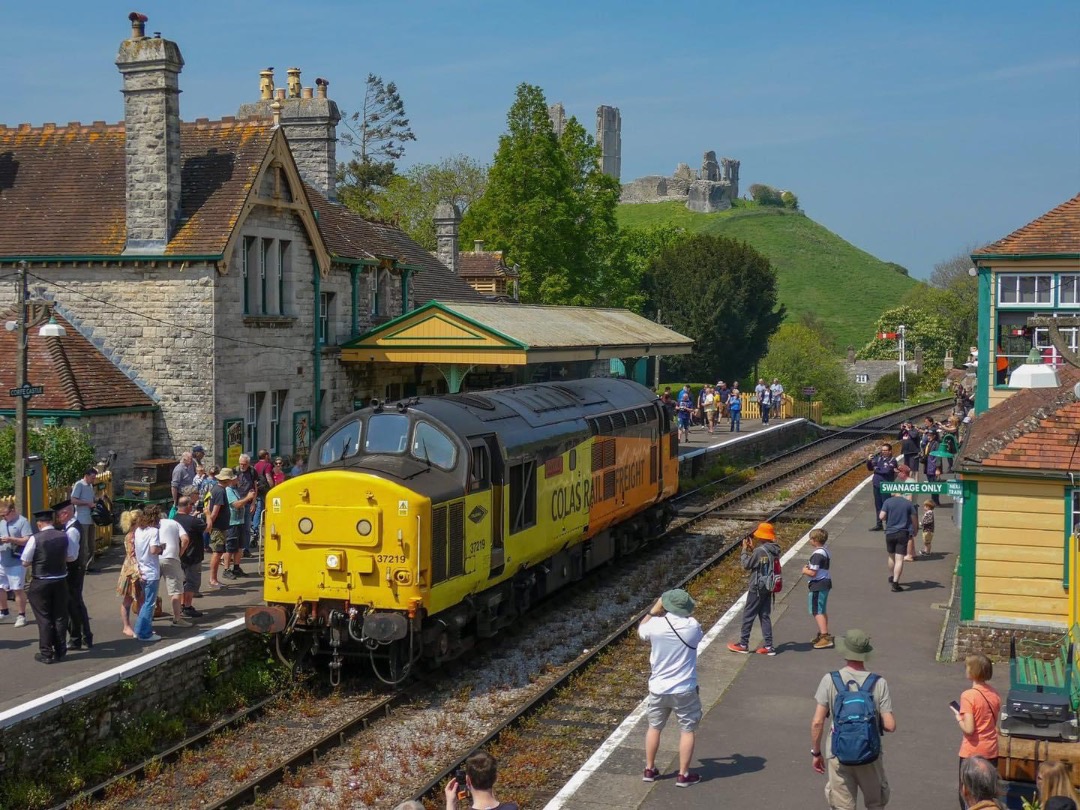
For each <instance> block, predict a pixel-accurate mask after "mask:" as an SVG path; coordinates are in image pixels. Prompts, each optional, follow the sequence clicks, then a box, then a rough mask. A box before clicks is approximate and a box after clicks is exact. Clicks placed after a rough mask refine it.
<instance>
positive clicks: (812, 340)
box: [759, 323, 857, 413]
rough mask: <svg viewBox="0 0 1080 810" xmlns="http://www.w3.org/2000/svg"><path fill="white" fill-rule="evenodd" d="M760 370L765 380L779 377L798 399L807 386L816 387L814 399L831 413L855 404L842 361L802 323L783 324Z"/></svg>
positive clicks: (819, 337) (853, 390)
mask: <svg viewBox="0 0 1080 810" xmlns="http://www.w3.org/2000/svg"><path fill="white" fill-rule="evenodd" d="M759 369H760V375H761V376H762V377H764V378H765V379H767V380H771V379H772V378H773V377H776V378H778V379H779V380H780V382H781V383H783V385H784V389H785V390H786V391H787V393H788V395H789V396H793V397H798V396H799V392H800V391H801V390H802V389H803V388H806V387H811V386H812V387H814V388H816V389H817V394H815V398H816V399H820V400H821V401H822V402H823V403H824V406H825V410H826V411H828V412H830V413H843V412H844V411H848V410H851V409H852V407H854V405H855V401H856V399H857V395H856V392H855V387H854V383H853V382H852V381H851V380H850V379H849V378H848V375H847V373H846V372H845V371H844V364H843V361H842V360H841V359H840V358H839V357H837V356H836V354H835V352H834V351H833V350H832V348H831V347H830V345H829V344H828V343H827V342H826V341H825V340H824V339H823V337H822V334H821V332H820V331H818V330H817V329H814V328H812V327H810V326H807V325H806V324H804V323H785V324H783V325H782V326H781V327H780V328H779V329H777V330H776V334H774V335H773V336H772V337H771V338H769V353H768V354H766V355H765V357H764V358H763V359H762V361H761V363H760V365H759Z"/></svg>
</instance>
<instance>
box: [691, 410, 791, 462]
mask: <svg viewBox="0 0 1080 810" xmlns="http://www.w3.org/2000/svg"><path fill="white" fill-rule="evenodd" d="M805 421H806V420H805V419H802V418H801V417H800V418H792V419H770V420H769V424H767V425H763V424H761V420H760V419H743V420H742V424H741V425H740V426H739V432H738V433H732V432H731V431H730V430H729V429H728V423H727V421H726V420H725V421H724V422H723V424H721V425H717V427H716V431H715V432H714V433H709V431H708V430H706V429H705V428H703V427H691V428H690V437H689V441H686V442H680V443H679V456H680V458H681V457H682V456H686V455H689V454H691V453H694V452H700V451H704V450H710V449H714V448H716V447H719V446H721V445H724V444H727V443H729V442H732V441H738V440H739V439H740V438H742V437H744V436H748V435H752V434H754V433H761V432H762V431H765V430H777V429H782V428H783V427H785V426H791V425H796V424H799V423H801V422H805Z"/></svg>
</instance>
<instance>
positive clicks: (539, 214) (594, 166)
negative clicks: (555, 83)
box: [461, 84, 619, 304]
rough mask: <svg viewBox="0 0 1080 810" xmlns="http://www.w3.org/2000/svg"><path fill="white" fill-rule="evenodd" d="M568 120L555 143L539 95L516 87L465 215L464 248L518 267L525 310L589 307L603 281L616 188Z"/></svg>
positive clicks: (587, 139)
mask: <svg viewBox="0 0 1080 810" xmlns="http://www.w3.org/2000/svg"><path fill="white" fill-rule="evenodd" d="M599 158H600V150H599V147H597V145H596V143H595V142H594V140H593V138H592V137H591V136H590V135H588V133H586V132H585V130H584V128H583V127H582V126H581V125H580V124H579V123H578V122H577V120H576V119H574V118H571V119H570V120H569V121H567V123H566V126H565V129H564V131H563V135H562V137H561V139H560V138H556V137H555V133H554V132H553V131H552V128H551V120H550V118H549V117H548V110H547V101H546V100H545V98H544V93H543V91H542V90H541V89H540V88H539V87H536V86H534V85H529V84H522V85H520V86H519V87H518V89H517V95H516V98H515V100H514V104H513V106H511V108H510V111H509V113H508V114H507V131H506V133H505V134H504V135H503V136H502V137H500V138H499V148H498V151H497V152H496V153H495V159H494V161H493V162H492V165H491V169H490V171H489V172H488V184H487V188H486V189H485V191H484V195H483V196H482V197H481V198H480V199H479V200H477V201H476V202H475V203H474V204H473V205H472V206H471V207H470V209H469V210H468V211H467V212H466V214H465V217H464V219H463V221H462V226H461V230H462V236H463V238H464V240H465V241H466V243H467V242H468V241H470V240H472V239H483V240H484V241H485V243H486V244H487V245H489V246H490V247H491V248H493V249H501V250H502V251H503V253H504V256H505V257H506V261H507V262H509V263H511V264H517V265H519V267H520V273H521V278H520V296H521V300H522V301H523V302H526V303H543V304H591V303H594V302H595V301H596V300H597V298H598V296H600V295H601V294H602V288H603V287H604V286H605V283H606V282H607V281H608V280H609V279H610V275H609V267H610V262H611V256H612V253H613V252H614V251H615V249H616V248H617V241H618V227H617V225H616V223H615V209H616V207H617V205H618V199H619V185H618V182H617V181H615V180H614V179H613V178H610V177H607V176H606V175H604V174H603V173H602V172H601V171H600V170H599V167H598V161H599Z"/></svg>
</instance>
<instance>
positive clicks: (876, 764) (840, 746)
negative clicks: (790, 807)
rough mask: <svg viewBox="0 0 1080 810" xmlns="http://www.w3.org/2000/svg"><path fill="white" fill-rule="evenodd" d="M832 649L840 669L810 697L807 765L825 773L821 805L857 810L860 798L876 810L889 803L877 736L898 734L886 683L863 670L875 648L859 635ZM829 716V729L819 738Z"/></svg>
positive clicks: (852, 632) (848, 636) (843, 638)
mask: <svg viewBox="0 0 1080 810" xmlns="http://www.w3.org/2000/svg"><path fill="white" fill-rule="evenodd" d="M836 649H838V650H839V651H840V653H841V655H843V656H844V666H843V667H841V668H840V669H839V670H837V671H836V672H829V673H826V674H825V675H824V676H823V677H822V679H821V682H820V683H819V684H818V687H817V691H816V692H815V693H814V700H815V701H816V703H817V706H816V707H815V709H814V718H813V720H812V721H811V722H810V756H811V758H812V759H811V766H812V767H813V769H814V770H815V771H817V772H818V773H823V774H827V777H828V778H827V779H826V782H825V801H826V802H827V803H828V805H829V807H830V808H832V810H855V803H856V798H857V796H858V794H859V793H862V798H863V804H864V805H865V807H866V810H879V808H883V807H885V805H887V804H888V803H889V780H888V778H887V777H886V775H885V760H884V756H883V754H882V750H881V735H882V734H883V733H884V732H893V731H896V718H895V717H894V716H893V707H892V698H891V697H890V695H889V684H888V683H887V682H886V680H885V679H884V678H882V677H881V676H880V675H876V674H874V673H872V672H870V671H869V670H868V669H867V668H866V660H867V659H868V658H869V657H870V653H871V652H873V650H874V648H873V646H872V645H871V644H870V636H869V635H868V634H867V633H866V632H864V631H863V630H856V629H852V630H848V631H847V632H846V633H844V635H843V636H841V637H840V638H838V639H837V640H836ZM827 717H831V719H832V729H831V731H830V733H829V734H828V735H827V736H825V737H824V739H822V737H823V733H824V731H825V719H826V718H827ZM823 746H824V747H823Z"/></svg>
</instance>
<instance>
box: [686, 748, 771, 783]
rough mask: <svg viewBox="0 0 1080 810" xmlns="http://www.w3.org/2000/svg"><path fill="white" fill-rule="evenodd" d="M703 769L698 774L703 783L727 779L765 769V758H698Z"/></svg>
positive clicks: (738, 756) (734, 755) (731, 756)
mask: <svg viewBox="0 0 1080 810" xmlns="http://www.w3.org/2000/svg"><path fill="white" fill-rule="evenodd" d="M698 761H699V762H700V763H701V767H700V768H697V769H696V770H697V772H698V773H700V774H701V779H702V781H708V780H711V779H727V778H729V777H732V776H739V775H741V774H744V773H755V772H756V771H761V770H764V769H765V761H766V760H765V757H759V756H749V757H748V756H743V755H742V754H731V755H730V756H726V757H698Z"/></svg>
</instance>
